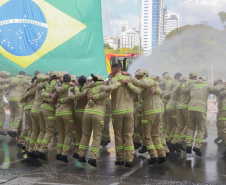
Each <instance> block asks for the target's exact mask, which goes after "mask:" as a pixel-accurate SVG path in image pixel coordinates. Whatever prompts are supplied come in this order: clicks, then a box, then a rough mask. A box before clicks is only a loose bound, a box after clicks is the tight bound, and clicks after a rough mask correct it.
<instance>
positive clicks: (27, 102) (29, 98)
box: [20, 87, 36, 110]
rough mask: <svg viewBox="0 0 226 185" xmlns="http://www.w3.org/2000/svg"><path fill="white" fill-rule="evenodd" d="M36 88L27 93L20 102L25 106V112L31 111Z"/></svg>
mask: <svg viewBox="0 0 226 185" xmlns="http://www.w3.org/2000/svg"><path fill="white" fill-rule="evenodd" d="M35 93H36V87H33V88H31V89H29V90H28V91H27V93H25V94H24V95H23V97H22V99H21V100H20V103H21V104H22V105H24V110H31V109H32V106H33V104H34V101H35Z"/></svg>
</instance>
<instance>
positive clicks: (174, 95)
mask: <svg viewBox="0 0 226 185" xmlns="http://www.w3.org/2000/svg"><path fill="white" fill-rule="evenodd" d="M172 88H173V89H172V90H171V91H170V92H168V93H165V95H164V96H163V98H165V99H169V102H168V103H167V105H166V110H176V109H177V104H178V102H179V100H180V85H179V82H178V81H177V80H175V81H174V83H173V86H172Z"/></svg>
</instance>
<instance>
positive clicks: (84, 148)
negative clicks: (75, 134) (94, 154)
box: [79, 145, 88, 150]
mask: <svg viewBox="0 0 226 185" xmlns="http://www.w3.org/2000/svg"><path fill="white" fill-rule="evenodd" d="M79 149H83V150H87V149H88V146H84V145H79Z"/></svg>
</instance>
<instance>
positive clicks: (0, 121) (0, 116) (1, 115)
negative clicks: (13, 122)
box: [0, 97, 6, 132]
mask: <svg viewBox="0 0 226 185" xmlns="http://www.w3.org/2000/svg"><path fill="white" fill-rule="evenodd" d="M0 98H2V97H0ZM5 117H6V116H5V110H4V107H3V104H2V102H1V100H0V132H2V131H3V127H4V123H5Z"/></svg>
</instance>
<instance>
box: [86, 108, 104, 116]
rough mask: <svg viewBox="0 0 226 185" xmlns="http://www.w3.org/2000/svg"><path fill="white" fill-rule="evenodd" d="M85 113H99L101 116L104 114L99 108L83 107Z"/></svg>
mask: <svg viewBox="0 0 226 185" xmlns="http://www.w3.org/2000/svg"><path fill="white" fill-rule="evenodd" d="M85 113H91V114H99V115H101V116H104V112H102V111H99V110H92V109H85Z"/></svg>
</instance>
